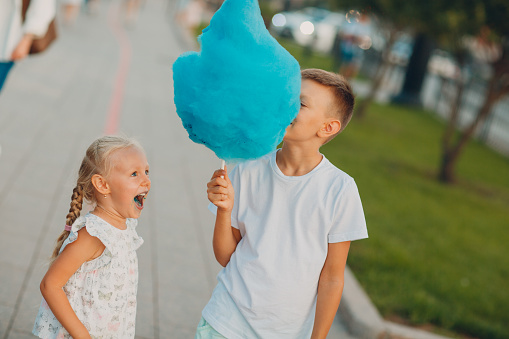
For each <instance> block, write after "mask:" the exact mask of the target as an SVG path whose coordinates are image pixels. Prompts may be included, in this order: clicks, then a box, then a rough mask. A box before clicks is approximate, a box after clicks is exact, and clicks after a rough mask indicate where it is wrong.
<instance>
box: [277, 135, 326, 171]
mask: <svg viewBox="0 0 509 339" xmlns="http://www.w3.org/2000/svg"><path fill="white" fill-rule="evenodd" d="M322 159H323V155H322V154H321V153H320V150H319V149H318V148H314V147H310V148H306V147H298V146H294V145H291V144H288V143H283V147H281V149H280V150H279V151H278V152H277V153H276V164H277V166H278V167H279V169H280V170H281V172H283V174H284V175H286V176H292V177H296V176H301V175H305V174H307V173H309V172H311V171H312V170H313V169H314V168H315V167H316V166H318V164H319V163H320V162H321V161H322Z"/></svg>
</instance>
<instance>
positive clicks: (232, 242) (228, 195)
mask: <svg viewBox="0 0 509 339" xmlns="http://www.w3.org/2000/svg"><path fill="white" fill-rule="evenodd" d="M207 196H208V198H209V200H210V202H211V203H213V204H214V205H216V206H217V214H216V224H215V227H214V236H213V239H212V246H213V248H214V255H215V256H216V260H217V262H218V263H219V264H221V266H223V267H225V266H226V265H227V264H228V262H229V261H230V257H231V255H232V253H233V252H234V251H235V248H236V247H237V244H238V243H239V241H240V239H241V238H242V236H241V234H240V231H239V230H238V229H236V228H234V227H232V225H231V215H232V209H233V200H234V197H235V192H234V191H233V186H232V183H231V181H230V179H229V178H228V173H227V171H226V170H217V171H215V172H214V175H213V176H212V179H211V180H210V181H209V183H208V184H207Z"/></svg>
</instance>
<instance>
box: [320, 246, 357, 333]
mask: <svg viewBox="0 0 509 339" xmlns="http://www.w3.org/2000/svg"><path fill="white" fill-rule="evenodd" d="M349 249H350V241H345V242H338V243H331V244H329V247H328V252H327V259H325V264H324V265H323V269H322V273H321V274H320V280H319V281H318V297H317V301H316V315H315V323H314V326H313V333H312V334H311V338H312V339H318V338H323V339H325V338H326V337H327V334H328V333H329V330H330V327H331V325H332V322H333V321H334V317H335V316H336V312H337V310H338V307H339V302H340V301H341V294H342V293H343V286H344V274H345V266H346V258H347V257H348V251H349Z"/></svg>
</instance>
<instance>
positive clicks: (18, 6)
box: [0, 0, 56, 92]
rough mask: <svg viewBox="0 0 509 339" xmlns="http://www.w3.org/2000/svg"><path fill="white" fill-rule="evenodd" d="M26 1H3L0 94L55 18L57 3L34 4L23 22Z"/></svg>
mask: <svg viewBox="0 0 509 339" xmlns="http://www.w3.org/2000/svg"><path fill="white" fill-rule="evenodd" d="M22 8H23V0H0V92H1V91H2V87H3V85H4V83H5V80H6V78H7V76H8V74H9V72H10V70H11V68H12V67H13V66H14V63H15V62H16V61H19V60H22V59H23V58H25V57H26V56H27V55H28V53H29V52H30V47H31V46H32V41H33V39H34V38H39V37H42V36H44V34H45V33H46V31H47V30H48V26H49V24H50V22H51V21H52V20H53V18H55V12H56V3H55V0H31V1H30V5H29V6H28V10H27V12H26V16H25V20H24V21H23V13H22Z"/></svg>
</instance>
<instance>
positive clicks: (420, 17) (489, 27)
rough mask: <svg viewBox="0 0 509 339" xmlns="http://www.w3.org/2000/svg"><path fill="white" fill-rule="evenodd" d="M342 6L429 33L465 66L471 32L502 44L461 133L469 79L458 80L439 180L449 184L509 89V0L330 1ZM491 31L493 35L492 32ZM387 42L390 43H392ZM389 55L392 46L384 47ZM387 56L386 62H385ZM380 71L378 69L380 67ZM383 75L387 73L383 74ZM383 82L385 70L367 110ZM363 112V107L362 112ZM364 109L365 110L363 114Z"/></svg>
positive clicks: (487, 42) (479, 39) (493, 44)
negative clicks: (479, 101) (472, 114)
mask: <svg viewBox="0 0 509 339" xmlns="http://www.w3.org/2000/svg"><path fill="white" fill-rule="evenodd" d="M330 1H331V2H332V3H333V4H335V5H336V6H339V5H341V6H343V8H345V6H346V8H348V6H355V7H356V8H365V9H368V10H369V11H371V12H372V13H374V14H376V15H378V16H379V17H380V18H383V20H384V22H389V23H392V25H393V26H394V27H395V28H396V30H399V29H402V28H404V27H408V28H411V29H412V30H413V31H414V32H415V33H416V34H417V35H422V34H425V35H427V36H429V37H431V38H433V39H434V40H436V42H437V44H438V45H439V46H441V47H442V48H445V49H448V50H450V51H451V52H452V53H453V55H454V56H455V57H456V59H457V61H458V63H459V65H460V67H462V66H463V65H464V63H465V61H466V59H467V57H468V53H469V51H468V48H467V47H468V46H467V44H465V43H464V42H465V37H467V36H476V37H477V38H476V39H477V40H476V41H477V42H482V43H484V45H485V46H489V47H490V48H495V49H496V48H498V49H499V50H500V53H499V54H498V56H497V57H496V58H492V59H490V60H486V62H487V63H488V64H489V65H490V66H491V68H492V76H491V78H490V79H489V80H488V84H487V92H486V96H485V100H484V103H483V104H482V105H481V108H480V109H479V111H478V112H477V114H476V117H475V118H474V120H473V121H472V123H471V124H470V125H468V126H467V127H466V128H464V129H463V130H462V131H460V132H459V133H458V135H457V137H456V138H455V131H456V129H457V121H458V117H459V111H460V109H461V101H462V100H461V99H462V96H463V88H464V86H465V81H464V79H463V78H462V77H460V79H459V81H458V82H457V91H456V97H455V99H454V100H453V105H452V106H451V113H450V118H449V120H448V123H447V127H446V130H445V132H444V136H443V138H442V155H441V160H440V168H439V171H438V179H439V180H440V181H442V182H444V183H450V182H453V181H454V177H455V174H454V173H455V167H456V163H457V160H458V158H459V157H460V155H461V153H462V150H463V149H464V147H465V145H466V144H467V142H468V141H469V140H470V139H471V138H472V136H473V134H474V132H475V130H476V129H477V128H478V126H479V125H480V124H481V123H482V122H483V121H484V120H485V119H486V118H487V117H488V116H489V115H490V114H491V110H492V107H493V106H494V105H495V104H496V103H497V102H498V101H499V100H500V99H501V98H502V97H504V96H505V95H507V94H508V93H509V80H508V78H509V55H508V54H509V52H508V47H507V45H508V39H509V20H507V18H509V2H507V0H450V1H442V0H427V1H418V0H407V1H403V0H383V1H382V0H356V1H353V0H341V1H340V0H330ZM486 31H489V32H490V34H486ZM496 46H498V47H496ZM387 47H390V46H386V49H387ZM384 53H385V54H386V53H387V51H385V52H384ZM384 63H385V61H384V62H382V63H381V67H382V68H383V67H385V64H384ZM377 73H378V72H377ZM382 76H383V74H382ZM380 84H381V78H379V75H378V74H377V76H376V77H375V79H374V81H373V83H372V88H371V91H370V96H368V97H367V98H366V100H365V103H364V106H363V107H361V109H366V107H367V106H368V105H369V104H370V102H371V101H372V99H373V96H374V94H375V93H376V92H377V91H378V87H379V86H380ZM357 113H359V112H357ZM362 114H363V112H362V111H361V114H360V115H362Z"/></svg>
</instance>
